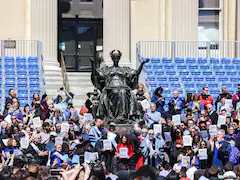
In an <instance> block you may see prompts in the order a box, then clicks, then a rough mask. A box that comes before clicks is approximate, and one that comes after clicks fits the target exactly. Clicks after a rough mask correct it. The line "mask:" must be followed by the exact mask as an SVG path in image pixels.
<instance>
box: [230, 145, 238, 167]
mask: <svg viewBox="0 0 240 180" xmlns="http://www.w3.org/2000/svg"><path fill="white" fill-rule="evenodd" d="M229 161H230V162H232V163H233V164H234V165H238V166H240V151H239V149H238V148H237V147H234V148H233V149H232V152H231V154H230V156H229Z"/></svg>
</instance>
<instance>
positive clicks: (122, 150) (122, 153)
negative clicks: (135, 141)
mask: <svg viewBox="0 0 240 180" xmlns="http://www.w3.org/2000/svg"><path fill="white" fill-rule="evenodd" d="M119 153H120V158H127V157H128V148H120V149H119Z"/></svg>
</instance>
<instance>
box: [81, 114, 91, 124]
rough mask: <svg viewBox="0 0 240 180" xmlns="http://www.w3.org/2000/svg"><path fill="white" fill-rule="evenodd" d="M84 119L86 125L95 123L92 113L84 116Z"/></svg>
mask: <svg viewBox="0 0 240 180" xmlns="http://www.w3.org/2000/svg"><path fill="white" fill-rule="evenodd" d="M83 119H84V122H85V123H91V122H92V121H93V115H92V114H91V113H85V114H83Z"/></svg>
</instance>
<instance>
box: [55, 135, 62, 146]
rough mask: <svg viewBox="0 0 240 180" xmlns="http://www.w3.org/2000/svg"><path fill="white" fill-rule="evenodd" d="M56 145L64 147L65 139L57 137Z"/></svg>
mask: <svg viewBox="0 0 240 180" xmlns="http://www.w3.org/2000/svg"><path fill="white" fill-rule="evenodd" d="M56 144H60V145H62V144H63V137H60V136H59V137H55V145H56Z"/></svg>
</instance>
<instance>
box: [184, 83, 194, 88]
mask: <svg viewBox="0 0 240 180" xmlns="http://www.w3.org/2000/svg"><path fill="white" fill-rule="evenodd" d="M183 85H184V87H185V88H186V89H187V88H194V87H195V83H194V82H184V83H183Z"/></svg>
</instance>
